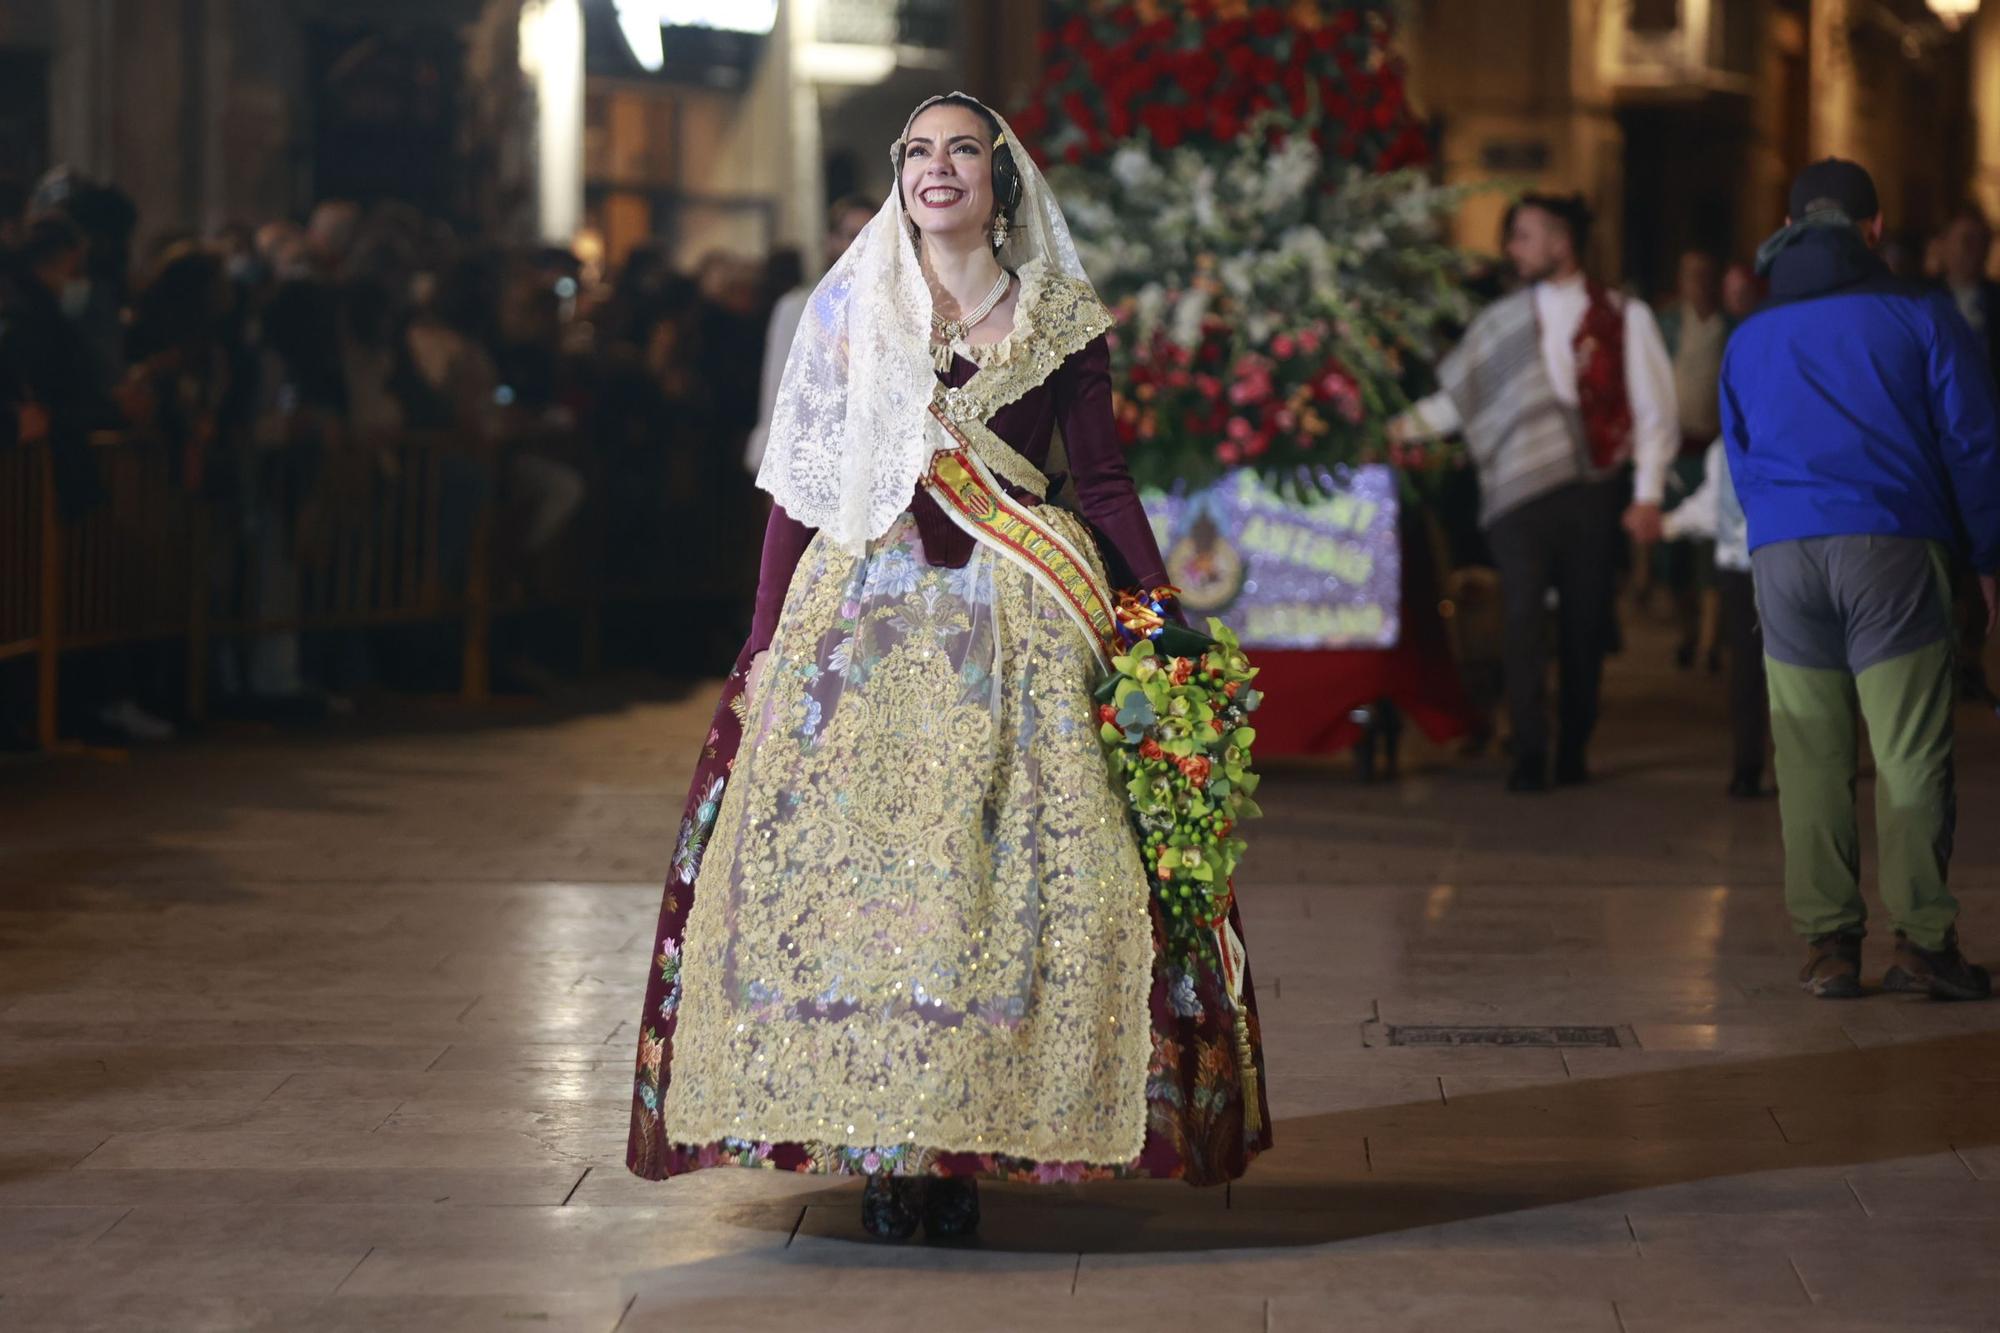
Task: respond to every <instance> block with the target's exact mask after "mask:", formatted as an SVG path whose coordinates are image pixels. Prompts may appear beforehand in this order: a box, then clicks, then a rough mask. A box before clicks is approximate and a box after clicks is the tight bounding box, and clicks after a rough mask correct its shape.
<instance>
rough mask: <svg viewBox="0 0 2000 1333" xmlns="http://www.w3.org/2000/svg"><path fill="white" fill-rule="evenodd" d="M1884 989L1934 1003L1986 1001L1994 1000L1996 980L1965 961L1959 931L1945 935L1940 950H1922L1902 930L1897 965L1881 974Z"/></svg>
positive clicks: (1899, 936) (1899, 937)
mask: <svg viewBox="0 0 2000 1333" xmlns="http://www.w3.org/2000/svg"><path fill="white" fill-rule="evenodd" d="M1882 989H1883V990H1893V991H1903V992H1905V993H1906V994H1912V995H1928V996H1930V997H1931V998H1932V999H1933V1000H1986V999H1991V998H1992V996H1993V977H1992V974H1991V973H1989V972H1987V970H1986V969H1985V968H1983V967H1981V966H1979V965H1978V964H1977V963H1968V962H1966V961H1965V955H1964V954H1962V953H1960V952H1959V951H1958V927H1956V926H1953V927H1952V928H1951V929H1950V930H1948V931H1946V932H1945V936H1944V947H1943V948H1940V949H1920V948H1918V947H1917V946H1916V945H1914V944H1912V943H1910V941H1909V939H1908V938H1907V937H1905V936H1904V934H1903V932H1902V931H1900V930H1899V931H1897V932H1896V961H1895V962H1894V963H1892V964H1890V965H1889V970H1888V971H1887V972H1885V973H1883V974H1882Z"/></svg>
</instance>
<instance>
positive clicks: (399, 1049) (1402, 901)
mask: <svg viewBox="0 0 2000 1333" xmlns="http://www.w3.org/2000/svg"><path fill="white" fill-rule="evenodd" d="M1642 638H1643V646H1644V652H1643V654H1635V656H1643V657H1646V658H1660V657H1663V655H1664V654H1663V649H1662V647H1661V645H1660V644H1659V643H1658V642H1656V641H1655V640H1654V639H1653V638H1652V637H1651V636H1642ZM706 697H707V696H706V692H705V691H699V690H698V691H696V692H694V693H692V694H689V695H688V696H686V697H684V698H681V699H679V700H668V701H660V700H654V701H649V702H630V703H623V704H619V705H617V706H610V707H606V708H604V709H602V710H600V711H595V712H576V713H571V714H563V715H557V714H552V713H547V712H542V711H534V710H528V709H525V708H518V707H516V708H513V709H503V711H502V712H500V713H499V714H498V715H497V716H494V717H492V718H490V719H488V720H485V721H481V722H478V723H476V724H475V723H472V722H470V721H468V720H466V719H463V718H453V717H452V716H451V715H449V714H446V715H444V716H442V717H437V716H432V717H424V718H421V719H419V720H420V721H421V723H422V724H421V725H417V721H416V720H412V721H409V722H407V723H406V724H404V725H397V726H382V725H377V726H374V727H372V728H367V729H356V730H354V731H351V732H346V733H343V732H339V731H323V732H317V733H313V734H293V735H270V736H253V735H243V734H236V735H233V736H225V737H222V738H219V739H215V740H211V741H209V742H206V743H203V744H199V745H182V746H175V747H170V748H167V749H163V750H156V751H150V752H144V753H139V754H135V755H133V756H131V757H130V758H129V760H127V761H125V762H105V761H104V760H102V759H90V758H72V759H62V760H58V761H55V762H52V763H39V762H38V763H23V764H15V765H11V766H8V767H6V768H0V1326H4V1327H7V1328H19V1329H35V1330H74V1329H86V1328H91V1329H96V1328H103V1329H117V1330H120V1333H129V1331H130V1330H134V1329H143V1330H151V1329H194V1328H201V1329H211V1328H213V1329H220V1328H231V1329H233V1328H260V1329H273V1330H286V1331H287V1333H291V1331H294V1330H300V1331H302V1330H316V1329H335V1328H338V1329H360V1330H399V1329H409V1330H425V1331H426V1333H429V1331H431V1330H445V1329H460V1328H464V1329H480V1330H486V1329H512V1328H522V1327H530V1328H538V1329H557V1330H569V1329H576V1330H591V1331H594V1333H605V1331H606V1330H610V1329H613V1328H614V1327H617V1328H621V1329H624V1330H641V1329H645V1330H650V1329H674V1330H702V1329H731V1330H733V1329H785V1330H798V1329H812V1330H823V1329H855V1330H863V1329H865V1330H878V1329H898V1328H923V1329H928V1330H957V1329H995V1330H1001V1329H1005V1330H1014V1329H1021V1328H1045V1329H1065V1328H1091V1329H1113V1328H1153V1327H1163V1326H1164V1327H1186V1328H1191V1329H1198V1330H1202V1331H1203V1333H1209V1331H1210V1330H1213V1331H1214V1333H1226V1331H1230V1330H1238V1329H1246V1330H1256V1329H1286V1330H1289V1329H1321V1328H1326V1329H1350V1328H1368V1329H1371V1330H1417V1329H1425V1330H1428V1329H1439V1330H1443V1329H1449V1330H1455V1331H1460V1333H1464V1331H1471V1333H1479V1331H1481V1330H1503V1329H1504V1330H1534V1331H1536V1333H1569V1331H1570V1330H1593V1331H1596V1330H1602V1331H1603V1333H1621V1331H1622V1333H1653V1331H1656V1330H1705V1331H1708V1333H1724V1331H1727V1333H1738V1331H1741V1333H1752V1331H1754V1333H1767V1331H1768V1330H1782V1329H1811V1330H1813V1331H1814V1333H1850V1331H1852V1333H1859V1331H1860V1330H1868V1333H1894V1331H1896V1330H1909V1331H1911V1333H1914V1331H1915V1330H1919V1329H1921V1330H1923V1331H1924V1333H1948V1331H1950V1330H1961V1329H1975V1328H1976V1329H1988V1330H1992V1329H1996V1328H2000V1265H1996V1264H1995V1263H1994V1262H1993V1258H1994V1256H1995V1254H1996V1253H2000V1097H1996V1094H2000V1005H1987V1006H1971V1007H1963V1008H1952V1007H1945V1006H1936V1005H1931V1004H1928V1003H1926V1002H1923V1001H1906V1000H1904V999H1902V998H1892V997H1888V996H1873V997H1871V998H1869V999H1866V1000H1863V1001H1859V1002H1855V1003H1851V1004H1846V1005H1833V1004H1827V1003H1822V1002H1815V1001H1812V1000H1809V999H1807V998H1805V997H1803V996H1801V995H1800V994H1799V993H1798V992H1797V991H1796V990H1794V989H1793V987H1792V984H1791V977H1792V973H1793V970H1794V969H1795V967H1796V965H1797V961H1798V959H1797V954H1798V946H1797V944H1796V942H1795V941H1794V940H1793V939H1792V938H1791V937H1790V936H1789V935H1788V933H1787V930H1786V926H1785V922H1784V918H1783V914H1782V912H1781V909H1780V904H1779V901H1778V890H1777V885H1776V876H1777V873H1778V840H1777V831H1776V813H1775V810H1774V809H1773V808H1772V807H1771V806H1769V805H1764V806H1751V807H1745V806H1741V805H1732V804H1730V803H1728V802H1726V801H1724V800H1723V799H1722V797H1721V795H1720V788H1721V786H1722V781H1723V777H1724V773H1723V768H1724V760H1723V756H1724V754H1725V751H1726V738H1725V735H1724V732H1723V724H1722V689H1721V684H1720V682H1719V681H1718V680H1713V679H1710V678H1708V677H1705V676H1695V675H1682V674H1677V673H1674V672H1671V671H1668V670H1657V671H1655V670H1651V669H1648V668H1646V667H1644V666H1643V665H1641V664H1638V663H1636V662H1634V661H1626V662H1621V663H1619V664H1617V666H1616V668H1615V670H1614V674H1613V683H1612V698H1611V705H1610V706H1611V714H1612V720H1611V722H1610V723H1609V724H1608V726H1607V729H1606V734H1605V736H1604V744H1603V746H1602V750H1601V754H1600V764H1601V766H1602V767H1603V769H1604V770H1606V774H1605V780H1604V781H1602V782H1601V783H1600V784H1599V785H1597V786H1595V787H1593V788H1590V789H1587V790H1583V791H1576V792H1567V793H1561V794H1555V795H1551V796H1548V797H1544V798H1539V799H1524V798H1511V797H1508V796H1507V795H1505V794H1504V793H1503V792H1501V791H1500V790H1499V765H1498V761H1497V760H1493V759H1489V760H1485V761H1479V762H1461V761H1458V760H1456V759H1454V758H1451V757H1448V756H1441V755H1417V756H1415V757H1414V760H1413V763H1412V768H1413V772H1412V773H1411V775H1410V776H1408V777H1407V778H1406V779H1405V780H1404V781H1403V782H1402V783H1400V784H1399V785H1396V786H1384V787H1372V788H1363V787H1360V786H1357V785H1356V784H1355V783H1354V781H1353V779H1352V778H1351V776H1350V770H1349V768H1348V766H1347V765H1346V764H1345V763H1338V764H1326V765H1303V766H1293V767H1287V768H1274V770H1273V771H1272V772H1271V775H1270V777H1269V778H1268V780H1267V787H1266V791H1267V792H1268V794H1269V800H1268V806H1269V808H1270V812H1271V814H1270V818H1269V819H1268V820H1266V821H1265V822H1264V823H1263V824H1262V826H1261V827H1257V828H1256V829H1255V830H1254V833H1253V837H1254V839H1255V841H1254V843H1253V850H1252V858H1251V861H1250V865H1249V870H1248V874H1247V875H1246V876H1245V882H1244V883H1243V885H1242V895H1243V899H1244V904H1245V909H1246V913H1247V917H1248V934H1249V942H1250V946H1251V949H1252V951H1253V956H1254V958H1255V960H1256V965H1257V969H1258V977H1259V980H1260V983H1261V986H1262V989H1263V1001H1264V1013H1265V1019H1266V1031H1267V1035H1268V1040H1269V1056H1270V1077H1271V1084H1272V1094H1273V1109H1274V1112H1275V1115H1276V1117H1277V1122H1278V1123H1277V1126H1276V1130H1277V1137H1278V1143H1279V1148H1278V1149H1277V1151H1275V1152H1274V1153H1272V1154H1270V1155H1269V1156H1268V1157H1266V1158H1264V1159H1263V1160H1262V1161H1260V1163H1259V1164H1258V1166H1257V1167H1256V1169H1255V1170H1254V1171H1253V1173H1252V1174H1251V1175H1250V1176H1249V1177H1248V1178H1247V1179H1245V1180H1244V1181H1241V1182H1239V1183H1237V1184H1236V1185H1234V1186H1232V1187H1230V1188H1229V1189H1228V1190H1226V1191H1225V1190H1213V1191H1195V1190H1191V1189H1188V1188H1186V1187H1183V1186H1179V1185H1172V1184H1131V1185H1119V1186H1111V1187H1084V1188H1076V1189H1052V1190H1046V1191H1040V1192H1036V1191H1030V1190H1026V1189H1007V1190H989V1191H988V1192H987V1200H988V1202H987V1225H986V1228H985V1233H984V1237H983V1240H982V1241H981V1243H979V1244H978V1245H976V1246H970V1247H965V1248H949V1249H946V1248H936V1247H926V1246H924V1245H922V1244H917V1245H912V1246H908V1247H901V1248H897V1247H885V1246H879V1245H875V1244H871V1243H868V1242H866V1241H865V1240H864V1239H863V1238H861V1237H860V1236H859V1234H858V1227H857V1219H856V1203H855V1200H856V1188H855V1186H853V1185H852V1184H846V1185H829V1184H827V1183H826V1182H823V1181H815V1180H811V1179H804V1180H801V1179H795V1178H780V1177H774V1176H771V1175H767V1174H763V1173H754V1172H744V1171H712V1172H705V1173H701V1174H699V1175H696V1176H693V1177H689V1178H686V1179H684V1180H679V1181H674V1182H670V1183H668V1184H665V1185H649V1184H646V1183H644V1182H640V1181H637V1180H634V1179H632V1178H631V1177H629V1176H628V1175H627V1174H626V1173H625V1172H624V1169H623V1166H622V1147H623V1141H624V1135H625V1117H626V1109H625V1108H626V1096H627V1088H628V1084H629V1076H630V1068H631V1064H630V1062H631V1048H632V1028H631V1022H632V1020H633V1019H634V1017H635V1012H634V1011H635V1008H636V1006H637V1005H638V1002H639V998H640V991H641V986H642V982H643V979H644V973H645V968H646V966H647V952H648V948H649V934H650V931H651V927H652V922H653V916H654V913H655V910H656V908H657V905H658V889H657V883H658V881H659V880H660V878H661V877H662V873H663V870H664V867H665V864H666V861H667V857H668V853H669V850H670V840H671V837H672V833H673V829H672V822H673V820H674V819H675V817H676V814H677V810H678V806H679V802H680V799H681V789H682V784H683V782H684V780H685V775H686V773H687V771H688V769H689V767H690V763H691V757H692V754H693V752H694V748H695V745H696V743H697V741H698V740H699V733H700V730H701V728H702V727H703V726H704V725H705V721H706V715H707V709H708V704H707V702H706ZM1960 722H1961V726H1962V728H1963V731H1964V733H1965V744H1964V759H1963V763H1962V772H1963V788H1964V807H1963V809H1964V818H1963V820H1962V831H1961V838H1960V842H1961V847H1960V858H1959V874H1958V881H1959V883H1960V885H1961V887H1962V890H1963V893H1964V896H1965V898H1966V901H1967V919H1966V928H1967V933H1968V936H1969V938H1970V940H1971V941H1972V943H1973V944H1974V945H1975V946H1979V945H1985V946H1988V947H1990V948H1993V949H1994V950H1996V952H2000V892H1996V889H2000V829H1996V821H1995V820H1994V818H1993V813H1992V812H1993V811H1994V809H1995V808H1996V807H1995V801H1994V798H1995V796H1996V794H1997V793H2000V721H1996V720H1995V719H1994V718H1993V717H1991V716H1989V715H1985V714H1983V713H1978V712H1975V711H1971V710H1968V711H1966V712H1963V713H1962V714H1961V717H1960ZM1863 799H1864V801H1865V800H1867V799H1868V790H1867V788H1866V785H1865V784H1864V788H1863ZM1885 961H1886V945H1885V944H1884V943H1883V942H1882V941H1880V940H1877V941H1876V942H1875V943H1874V944H1873V945H1872V947H1871V952H1870V956H1869V960H1868V963H1869V969H1870V973H1871V975H1875V974H1879V972H1880V970H1881V967H1882V966H1883V964H1884V962H1885ZM1428 1023H1452V1024H1510V1025H1511V1024H1544V1023H1548V1024H1554V1023H1561V1024H1593V1025H1603V1026H1609V1027H1612V1028H1614V1029H1616V1031H1617V1034H1618V1036H1619V1039H1620V1040H1619V1045H1618V1046H1617V1047H1615V1048H1575V1049H1563V1050H1557V1049H1504V1050H1493V1049H1425V1048H1410V1047H1389V1046H1386V1045H1384V1044H1383V1043H1384V1042H1385V1040H1386V1027H1387V1026H1388V1025H1409V1024H1428Z"/></svg>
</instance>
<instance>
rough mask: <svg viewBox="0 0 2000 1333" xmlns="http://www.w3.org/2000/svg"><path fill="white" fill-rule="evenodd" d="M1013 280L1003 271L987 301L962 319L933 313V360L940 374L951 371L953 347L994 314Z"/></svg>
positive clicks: (1009, 274)
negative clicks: (994, 308) (948, 317)
mask: <svg viewBox="0 0 2000 1333" xmlns="http://www.w3.org/2000/svg"><path fill="white" fill-rule="evenodd" d="M1013 278H1014V275H1013V274H1011V273H1009V272H1008V271H1007V270H1006V269H1004V268H1003V269H1001V270H1000V278H999V280H998V281H997V282H995V283H994V284H993V290H992V291H990V292H988V293H986V299H985V300H984V301H981V302H980V303H979V304H978V305H976V306H974V307H973V308H972V309H971V310H970V311H968V312H966V314H965V316H964V317H963V318H961V319H946V318H945V317H944V316H943V315H940V314H939V313H938V312H937V311H935V310H933V311H931V328H932V329H934V330H935V331H936V333H937V337H936V339H934V340H933V341H932V343H931V360H932V361H933V362H934V363H935V364H936V365H937V368H938V370H939V371H940V372H943V371H948V370H950V369H951V357H952V350H951V345H952V344H953V343H956V342H963V341H964V340H965V337H966V335H967V334H969V333H971V332H972V330H974V329H976V328H978V327H979V325H980V323H981V321H983V320H984V319H985V318H986V317H987V316H988V315H990V314H992V313H993V307H994V306H996V305H999V304H1000V298H1001V297H1003V296H1005V295H1006V294H1007V284H1008V283H1009V282H1011V281H1013Z"/></svg>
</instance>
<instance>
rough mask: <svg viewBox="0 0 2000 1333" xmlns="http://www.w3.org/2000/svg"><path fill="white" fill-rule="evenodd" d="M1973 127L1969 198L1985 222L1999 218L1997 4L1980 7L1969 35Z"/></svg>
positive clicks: (1999, 11) (1999, 25)
mask: <svg viewBox="0 0 2000 1333" xmlns="http://www.w3.org/2000/svg"><path fill="white" fill-rule="evenodd" d="M1969 36H1970V37H1971V39H1972V77H1971V79H1970V80H1969V82H1970V84H1971V88H1972V96H1971V99H1970V101H1971V107H1970V110H1971V112H1972V125H1973V141H1972V143H1973V149H1972V181H1971V191H1970V192H1971V195H1972V197H1973V199H1974V200H1975V201H1977V202H1978V204H1979V206H1980V207H1981V208H1983V209H1984V210H1985V211H1986V216H1987V217H1989V218H2000V0H1995V3H1993V4H1988V5H1981V6H1980V8H1979V15H1978V17H1977V18H1975V19H1974V20H1973V23H1972V31H1971V33H1970V34H1969Z"/></svg>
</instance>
